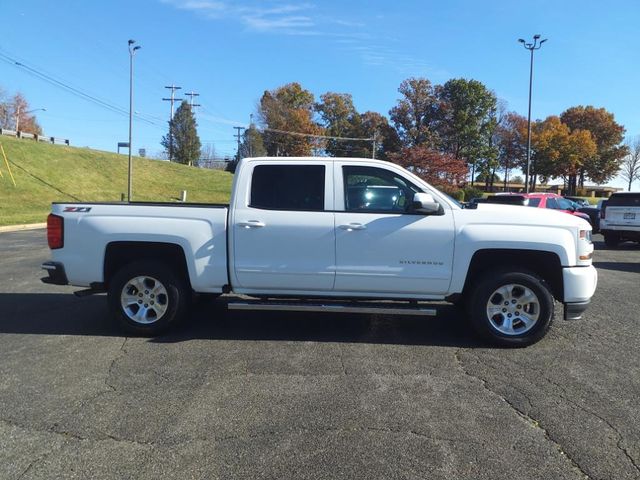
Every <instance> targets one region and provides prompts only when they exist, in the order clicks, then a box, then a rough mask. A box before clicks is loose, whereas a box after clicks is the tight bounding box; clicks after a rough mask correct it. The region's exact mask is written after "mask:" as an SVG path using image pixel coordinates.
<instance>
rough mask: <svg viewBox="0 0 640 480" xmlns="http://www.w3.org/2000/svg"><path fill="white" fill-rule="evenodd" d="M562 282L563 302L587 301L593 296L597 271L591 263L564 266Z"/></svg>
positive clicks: (596, 283) (596, 282)
mask: <svg viewBox="0 0 640 480" xmlns="http://www.w3.org/2000/svg"><path fill="white" fill-rule="evenodd" d="M562 280H563V284H564V301H563V303H581V302H587V301H589V300H590V299H591V297H593V294H594V293H595V291H596V286H597V285H598V271H597V270H596V269H595V267H594V266H593V265H588V266H586V267H565V268H563V269H562Z"/></svg>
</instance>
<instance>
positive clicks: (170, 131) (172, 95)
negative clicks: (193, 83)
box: [162, 84, 182, 162]
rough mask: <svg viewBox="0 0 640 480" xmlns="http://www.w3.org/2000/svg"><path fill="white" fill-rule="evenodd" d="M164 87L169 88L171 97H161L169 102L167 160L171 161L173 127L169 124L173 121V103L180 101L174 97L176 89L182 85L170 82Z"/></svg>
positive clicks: (179, 88)
mask: <svg viewBox="0 0 640 480" xmlns="http://www.w3.org/2000/svg"><path fill="white" fill-rule="evenodd" d="M164 88H168V89H169V90H171V97H169V98H163V99H162V100H163V101H165V102H171V116H170V117H169V161H170V162H171V161H173V129H172V127H171V124H172V123H173V122H172V120H173V103H174V102H181V101H182V99H181V98H176V97H175V93H176V90H182V87H176V86H175V85H174V84H171V86H170V87H164Z"/></svg>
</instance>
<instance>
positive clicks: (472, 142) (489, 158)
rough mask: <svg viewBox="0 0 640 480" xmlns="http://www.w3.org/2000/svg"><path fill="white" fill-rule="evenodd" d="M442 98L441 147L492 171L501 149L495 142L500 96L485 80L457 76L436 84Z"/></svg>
mask: <svg viewBox="0 0 640 480" xmlns="http://www.w3.org/2000/svg"><path fill="white" fill-rule="evenodd" d="M436 94H437V97H438V99H439V102H438V104H437V105H438V107H439V111H438V114H437V124H436V128H437V132H438V137H439V139H440V148H441V150H442V151H443V152H446V153H449V154H451V155H453V156H454V157H455V158H462V159H464V160H465V161H466V162H467V163H468V164H469V165H470V166H471V174H472V177H471V178H472V181H473V176H474V174H475V170H476V167H477V166H478V163H480V166H479V168H480V169H481V170H483V171H484V173H486V174H488V173H489V172H490V171H491V170H492V169H493V167H494V165H493V164H494V163H495V164H496V165H497V157H498V152H497V148H496V146H495V145H493V143H492V136H493V133H494V130H495V128H496V125H497V123H498V119H497V111H496V109H497V99H496V96H495V94H494V93H493V92H491V91H490V90H489V89H488V88H487V87H486V86H485V85H484V84H483V83H482V82H479V81H477V80H467V79H464V78H456V79H452V80H449V81H448V82H446V83H445V84H444V85H442V86H439V87H436Z"/></svg>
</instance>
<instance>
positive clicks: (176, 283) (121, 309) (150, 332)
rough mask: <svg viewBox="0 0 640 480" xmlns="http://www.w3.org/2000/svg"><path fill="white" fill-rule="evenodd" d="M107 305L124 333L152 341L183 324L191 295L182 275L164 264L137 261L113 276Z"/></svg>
mask: <svg viewBox="0 0 640 480" xmlns="http://www.w3.org/2000/svg"><path fill="white" fill-rule="evenodd" d="M140 279H142V280H140ZM137 286H140V289H138V288H137ZM125 288H128V290H126V291H125ZM143 289H144V290H143ZM142 290H143V291H142ZM154 292H155V293H154ZM135 297H139V299H138V298H135ZM132 299H135V300H136V301H133V300H132ZM127 301H130V303H129V304H128V306H127V307H126V308H125V306H123V302H124V303H126V302H127ZM108 302H109V307H110V309H111V313H112V316H113V319H114V320H115V321H116V322H117V323H118V324H119V325H120V326H121V327H122V328H124V330H125V331H126V332H127V333H131V334H134V335H141V336H149V337H153V336H156V335H159V334H160V333H162V332H165V331H166V330H168V329H169V328H171V327H173V326H175V325H176V324H178V323H179V322H180V321H182V320H184V318H185V317H186V316H187V314H188V310H189V305H190V303H191V291H190V289H189V288H188V286H187V282H186V281H185V279H184V278H183V277H182V275H178V274H177V273H176V272H174V271H173V270H172V269H171V268H170V267H168V266H167V265H165V264H164V263H161V262H159V261H155V260H140V261H137V262H132V263H129V264H127V265H125V266H124V267H122V268H121V269H120V270H118V272H117V273H116V274H115V275H114V276H113V278H112V279H111V281H110V282H109V290H108ZM137 304H140V306H139V307H138V305H137ZM143 307H147V308H143ZM134 317H137V318H138V320H136V318H134Z"/></svg>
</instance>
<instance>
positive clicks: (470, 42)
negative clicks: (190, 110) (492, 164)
mask: <svg viewBox="0 0 640 480" xmlns="http://www.w3.org/2000/svg"><path fill="white" fill-rule="evenodd" d="M2 13H3V15H2V17H3V20H4V21H3V28H2V30H3V31H2V35H1V36H0V53H2V54H4V55H7V56H9V57H12V58H17V59H18V60H19V61H21V62H22V63H24V64H25V65H29V66H30V67H33V68H35V69H37V70H38V71H43V72H46V73H47V74H49V75H50V76H52V77H55V78H56V79H58V80H60V81H62V82H64V83H67V84H70V85H72V86H74V87H76V88H78V89H80V90H82V91H84V92H86V93H88V94H90V95H93V96H95V97H98V98H100V99H102V100H104V101H106V102H108V103H109V104H113V105H116V106H118V107H121V108H123V109H125V110H127V109H128V91H129V90H128V75H129V55H128V51H127V40H128V39H129V38H133V39H135V40H137V42H138V43H139V44H140V45H141V46H142V49H141V50H140V51H139V52H138V55H137V57H136V64H135V65H136V75H135V90H136V97H135V107H134V109H135V110H136V111H138V112H140V114H141V115H142V116H143V117H144V118H145V119H146V120H148V121H144V120H142V119H137V120H136V121H135V124H134V142H133V144H134V149H136V150H137V149H138V148H141V147H144V148H146V149H147V150H148V151H149V152H151V153H153V152H158V151H160V150H161V147H160V145H159V141H160V139H161V137H162V135H163V134H164V132H165V129H166V121H167V120H168V116H169V104H168V102H163V101H162V100H161V98H162V97H165V96H167V94H168V91H167V90H166V89H164V88H163V87H164V86H165V85H170V84H172V83H175V84H176V85H180V86H182V87H183V90H182V92H185V91H190V90H193V91H195V92H198V93H199V94H200V97H198V102H199V103H201V104H202V105H203V107H202V108H200V109H198V111H197V118H198V123H199V133H200V137H201V139H202V141H203V143H208V142H212V143H213V144H214V145H215V148H216V152H217V153H218V154H221V155H225V154H230V155H232V154H234V152H235V140H234V137H233V134H234V133H235V132H234V130H233V128H232V127H233V126H235V125H246V124H247V123H248V121H249V114H250V113H253V112H255V107H256V102H257V101H258V99H259V98H260V96H261V95H262V93H263V91H264V90H266V89H272V88H275V87H277V86H279V85H282V84H284V83H287V82H292V81H298V82H300V83H302V85H303V86H304V87H305V88H307V89H309V90H311V91H312V92H313V93H314V94H315V95H316V97H319V96H320V94H322V93H324V92H327V91H335V92H348V93H351V94H352V95H353V98H354V102H355V104H356V107H357V108H358V110H360V111H366V110H374V111H378V112H380V113H383V114H385V115H387V114H388V111H389V109H390V108H391V107H392V106H393V105H394V104H395V102H396V100H397V99H398V92H397V88H398V86H399V84H400V82H401V81H402V80H404V79H406V78H408V77H412V76H424V77H427V78H429V79H430V80H431V81H432V82H434V83H442V82H445V81H446V80H448V79H449V78H454V77H465V78H475V79H477V80H480V81H482V82H484V83H485V84H486V85H487V86H488V87H489V88H490V89H492V90H494V91H495V92H496V94H497V95H498V97H499V98H502V99H504V100H505V101H507V102H508V106H509V109H511V110H515V111H517V112H519V113H521V114H523V115H526V109H527V93H528V74H529V69H528V67H529V57H528V52H527V51H526V50H524V49H523V48H522V46H521V45H520V44H518V43H517V39H518V38H519V37H524V38H527V39H529V38H530V37H531V36H532V35H533V34H535V33H541V34H542V35H543V36H544V37H546V38H548V39H549V41H548V42H547V43H546V44H545V45H544V46H543V48H542V50H541V51H539V52H537V53H536V68H535V77H534V103H533V117H534V118H544V117H546V116H547V115H551V114H559V113H560V112H562V111H563V110H564V109H566V108H567V107H570V106H573V105H580V104H583V105H586V104H591V105H595V106H598V107H605V108H607V109H608V110H609V111H611V112H613V113H614V114H615V117H616V120H617V121H618V122H620V123H622V124H623V125H624V126H625V127H626V128H627V136H629V137H633V136H636V135H639V134H640V116H639V115H638V113H637V112H638V107H639V106H640V89H638V88H637V82H638V78H639V76H640V75H639V73H640V62H639V61H638V60H639V55H640V53H639V52H640V48H639V43H640V42H639V41H638V36H637V32H638V25H640V3H638V2H637V1H631V0H630V1H610V2H602V1H591V0H583V1H560V0H555V1H547V0H541V1H537V2H534V3H531V2H513V1H489V0H486V1H462V0H450V1H439V2H435V1H426V0H425V1H418V0H415V1H395V2H390V1H372V0H370V1H361V0H355V1H350V2H345V1H335V0H326V1H310V2H304V1H301V2H293V1H287V0H284V1H271V0H264V1H255V0H252V1H248V0H237V1H227V0H138V1H135V0H129V1H122V0H110V1H88V0H85V1H73V0H69V1H62V2H55V3H54V2H51V1H50V0H48V1H47V0H41V1H38V0H21V1H20V2H3V6H2ZM0 86H1V87H3V88H4V89H5V90H6V91H8V92H9V93H14V92H15V91H21V92H22V93H24V94H25V95H26V97H27V99H28V100H29V102H30V103H31V106H32V107H33V108H39V107H44V108H46V109H47V111H46V112H40V113H38V119H39V121H40V122H41V124H42V125H43V127H44V130H45V133H47V134H49V135H55V136H58V137H63V138H69V139H71V142H72V144H74V145H78V146H90V147H92V148H98V149H103V150H111V151H115V149H116V144H117V142H118V141H126V139H127V132H128V120H127V116H126V115H121V114H117V113H114V112H111V111H109V110H107V109H104V108H102V107H99V106H97V105H95V104H93V103H90V102H87V101H85V100H83V99H81V98H78V97H77V96H74V95H71V94H70V93H68V92H66V91H64V90H61V89H59V88H57V87H55V86H53V85H51V84H49V83H46V82H44V81H42V80H41V79H38V78H35V77H34V76H33V75H30V74H29V73H27V72H26V71H25V70H24V69H20V68H16V67H15V66H13V65H10V64H8V63H5V62H0ZM149 122H151V123H149ZM152 123H153V124H152ZM616 183H617V182H616Z"/></svg>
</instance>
